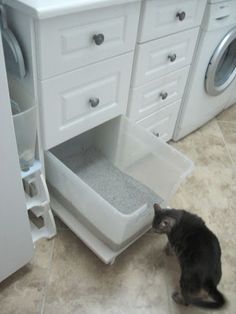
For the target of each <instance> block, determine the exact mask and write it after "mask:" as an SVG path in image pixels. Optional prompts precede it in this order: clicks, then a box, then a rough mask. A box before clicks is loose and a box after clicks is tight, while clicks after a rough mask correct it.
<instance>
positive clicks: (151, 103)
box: [128, 66, 189, 121]
mask: <svg viewBox="0 0 236 314" xmlns="http://www.w3.org/2000/svg"><path fill="white" fill-rule="evenodd" d="M188 72H189V66H186V67H184V68H182V69H180V70H177V71H174V72H172V73H170V74H168V75H165V76H162V77H161V78H160V79H157V80H154V81H152V82H151V83H148V84H146V85H143V86H141V87H137V88H133V89H131V93H130V100H129V105H128V117H129V118H130V119H131V120H132V121H137V120H141V119H143V118H145V117H146V116H149V115H150V114H152V113H153V112H155V111H157V110H159V109H161V108H162V107H164V106H167V105H169V104H170V103H173V102H174V101H176V100H178V99H180V98H182V96H183V92H184V88H185V84H186V80H187V76H188Z"/></svg>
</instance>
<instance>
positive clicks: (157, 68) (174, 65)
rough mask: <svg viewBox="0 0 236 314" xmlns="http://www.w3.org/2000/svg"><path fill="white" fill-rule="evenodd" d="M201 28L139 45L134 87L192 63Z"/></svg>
mask: <svg viewBox="0 0 236 314" xmlns="http://www.w3.org/2000/svg"><path fill="white" fill-rule="evenodd" d="M198 30H199V28H198V27H197V28H194V29H191V30H187V31H184V32H181V33H178V34H174V35H170V36H167V37H164V38H161V39H157V40H155V41H151V42H149V43H145V44H141V45H138V47H137V52H136V56H135V63H134V75H133V80H132V85H133V86H134V87H136V86H140V85H142V84H146V83H148V82H149V81H152V80H154V79H158V78H160V76H163V75H166V74H168V73H170V72H172V71H175V70H178V69H180V68H181V67H184V66H186V65H189V64H190V63H191V61H192V56H193V52H194V48H195V45H196V40H197V36H198Z"/></svg>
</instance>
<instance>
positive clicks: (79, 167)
mask: <svg viewBox="0 0 236 314" xmlns="http://www.w3.org/2000/svg"><path fill="white" fill-rule="evenodd" d="M45 166H46V174H47V180H48V185H49V188H50V191H51V196H52V202H51V204H52V206H53V209H54V210H55V212H56V213H57V214H58V215H59V216H60V217H61V218H62V220H63V221H64V222H65V223H66V224H68V226H69V227H70V228H71V229H72V230H73V231H74V232H75V233H76V234H77V235H78V236H79V237H80V238H81V239H82V240H83V241H84V242H85V243H86V244H87V245H88V246H89V247H90V248H91V249H92V250H93V251H94V252H95V253H96V254H97V255H98V256H99V257H100V258H101V259H102V260H103V261H104V262H106V263H111V262H112V261H113V260H114V258H115V256H117V255H118V254H119V253H120V252H121V251H122V250H123V249H124V248H125V247H127V246H128V245H129V244H130V243H132V242H133V241H134V240H135V239H136V238H138V237H139V236H140V235H142V234H143V233H144V232H146V231H147V230H148V229H149V228H150V227H151V222H152V219H153V213H154V212H153V203H154V202H158V203H160V204H161V205H162V206H165V205H167V204H168V202H169V200H170V197H171V196H172V195H173V194H174V192H175V191H176V189H177V187H178V185H179V184H180V182H181V181H182V180H183V179H184V178H185V177H186V176H187V175H189V174H190V173H191V171H192V168H193V165H192V162H191V161H190V160H188V159H187V158H186V157H185V156H183V155H182V154H181V153H179V152H178V151H176V150H175V149H173V148H171V147H170V146H169V145H168V144H166V143H165V142H164V141H162V140H160V139H157V138H155V137H154V136H153V135H151V134H149V133H148V132H147V131H146V130H144V129H143V128H141V127H139V126H137V125H135V124H133V123H131V122H130V121H129V120H128V119H127V118H125V117H123V116H120V117H118V118H115V119H113V120H110V121H108V122H106V123H104V124H102V125H100V126H98V127H96V128H94V129H92V130H90V131H87V132H86V133H83V134H82V135H80V136H78V137H76V138H73V139H71V140H69V141H67V142H65V143H63V144H60V145H59V146H57V147H55V148H53V149H52V150H51V151H48V152H46V156H45ZM76 221H77V223H76Z"/></svg>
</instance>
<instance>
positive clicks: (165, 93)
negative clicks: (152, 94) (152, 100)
mask: <svg viewBox="0 0 236 314" xmlns="http://www.w3.org/2000/svg"><path fill="white" fill-rule="evenodd" d="M160 97H161V99H162V100H165V99H166V98H167V97H168V93H167V92H161V93H160Z"/></svg>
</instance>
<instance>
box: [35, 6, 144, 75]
mask: <svg viewBox="0 0 236 314" xmlns="http://www.w3.org/2000/svg"><path fill="white" fill-rule="evenodd" d="M139 7H140V3H139V2H135V3H129V4H127V5H120V6H111V7H108V8H103V9H98V10H91V11H87V12H81V13H78V14H71V15H65V16H60V17H58V18H52V19H46V20H40V21H37V23H38V24H37V27H36V30H37V32H36V43H37V44H38V47H37V53H38V58H39V65H38V67H39V69H38V70H39V78H40V79H45V78H49V77H52V76H54V75H57V74H60V73H64V72H67V71H71V70H74V69H77V68H78V67H81V66H85V65H88V64H91V63H94V62H97V61H99V60H103V59H106V58H108V57H112V56H115V55H119V54H122V53H125V52H128V51H131V50H133V49H134V45H135V40H136V36H137V27H138V19H139ZM94 36H95V37H94Z"/></svg>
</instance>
